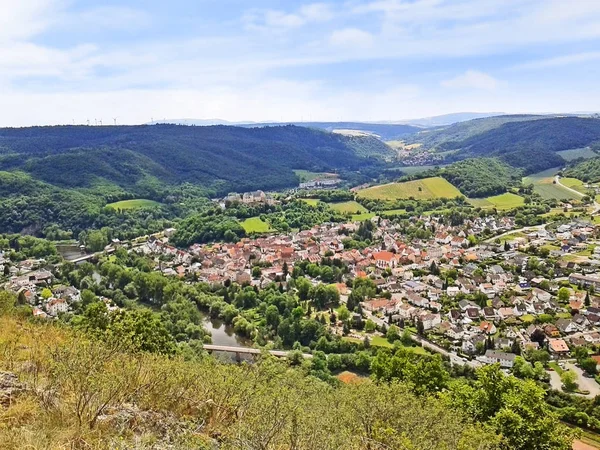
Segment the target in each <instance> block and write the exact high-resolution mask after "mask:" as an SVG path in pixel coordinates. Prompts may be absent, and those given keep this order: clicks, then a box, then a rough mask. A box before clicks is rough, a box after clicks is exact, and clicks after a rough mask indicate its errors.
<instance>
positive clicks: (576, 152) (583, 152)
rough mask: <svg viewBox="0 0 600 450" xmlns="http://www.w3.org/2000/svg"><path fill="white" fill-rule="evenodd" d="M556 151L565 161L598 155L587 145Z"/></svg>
mask: <svg viewBox="0 0 600 450" xmlns="http://www.w3.org/2000/svg"><path fill="white" fill-rule="evenodd" d="M556 153H557V154H559V155H560V156H561V157H562V159H564V160H565V161H573V160H574V159H578V158H584V159H589V158H595V157H596V156H598V154H597V153H596V152H594V151H593V150H592V149H591V148H589V147H584V148H573V149H570V150H563V151H560V152H556Z"/></svg>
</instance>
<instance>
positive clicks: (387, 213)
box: [381, 209, 406, 216]
mask: <svg viewBox="0 0 600 450" xmlns="http://www.w3.org/2000/svg"><path fill="white" fill-rule="evenodd" d="M396 214H406V210H405V209H390V210H388V211H382V212H381V215H382V216H394V215H396Z"/></svg>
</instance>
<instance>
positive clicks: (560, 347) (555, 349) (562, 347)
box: [548, 339, 569, 355]
mask: <svg viewBox="0 0 600 450" xmlns="http://www.w3.org/2000/svg"><path fill="white" fill-rule="evenodd" d="M548 350H550V353H554V354H555V355H564V354H567V353H569V346H568V345H567V343H566V342H565V341H564V340H563V339H550V340H549V341H548Z"/></svg>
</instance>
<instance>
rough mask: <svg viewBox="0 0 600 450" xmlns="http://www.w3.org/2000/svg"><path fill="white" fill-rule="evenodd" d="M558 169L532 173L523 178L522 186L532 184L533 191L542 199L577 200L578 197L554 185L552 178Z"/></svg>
mask: <svg viewBox="0 0 600 450" xmlns="http://www.w3.org/2000/svg"><path fill="white" fill-rule="evenodd" d="M558 169H559V168H558V167H555V168H553V169H548V170H544V171H543V172H538V173H534V174H533V175H529V176H528V177H525V178H523V184H526V185H527V184H533V191H534V192H535V193H537V194H539V195H540V196H541V197H542V198H543V199H545V200H549V199H552V198H555V199H557V200H563V199H564V200H573V199H579V198H580V196H578V195H575V194H574V193H573V192H570V191H568V190H566V189H565V188H563V187H561V186H559V185H556V184H554V176H555V175H556V173H557V172H558Z"/></svg>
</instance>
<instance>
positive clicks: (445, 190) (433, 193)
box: [358, 177, 462, 200]
mask: <svg viewBox="0 0 600 450" xmlns="http://www.w3.org/2000/svg"><path fill="white" fill-rule="evenodd" d="M358 195H359V196H360V197H363V198H367V199H373V200H396V199H407V198H410V197H414V198H415V199H418V200H422V199H431V198H442V197H446V198H454V197H457V196H460V195H462V194H461V193H460V191H459V190H458V189H456V188H455V187H454V186H452V185H451V184H450V183H448V182H447V181H446V180H444V179H443V178H441V177H432V178H424V179H422V180H414V181H406V182H404V183H390V184H384V185H381V186H374V187H370V188H367V189H363V190H361V191H359V192H358Z"/></svg>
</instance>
